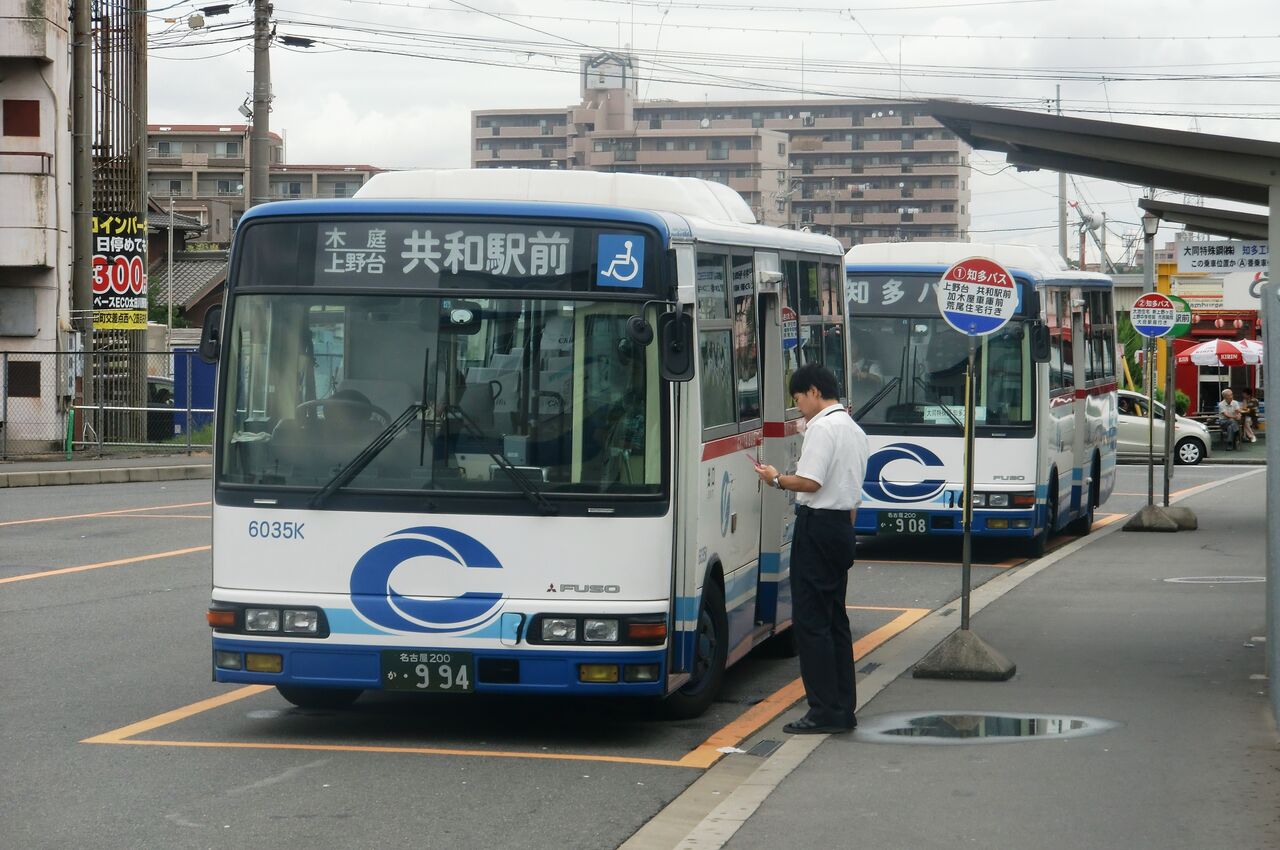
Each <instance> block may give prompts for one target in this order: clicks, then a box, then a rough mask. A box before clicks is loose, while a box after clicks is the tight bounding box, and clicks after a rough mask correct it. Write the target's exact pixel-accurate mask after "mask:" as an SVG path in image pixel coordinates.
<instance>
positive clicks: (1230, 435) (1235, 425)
mask: <svg viewBox="0 0 1280 850" xmlns="http://www.w3.org/2000/svg"><path fill="white" fill-rule="evenodd" d="M1218 425H1219V426H1221V428H1222V436H1223V437H1225V438H1226V441H1227V451H1234V450H1235V447H1236V440H1237V439H1238V438H1239V436H1240V402H1238V401H1236V400H1235V397H1234V395H1233V394H1232V392H1231V390H1223V391H1222V401H1220V402H1218Z"/></svg>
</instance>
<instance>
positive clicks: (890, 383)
mask: <svg viewBox="0 0 1280 850" xmlns="http://www.w3.org/2000/svg"><path fill="white" fill-rule="evenodd" d="M900 383H902V378H901V377H899V376H898V375H894V376H893V377H892V378H890V379H889V380H887V381H885V382H884V386H883V387H881V388H880V389H879V390H878V391H877V392H876V394H875V395H873V396H872V397H871V398H870V399H868V400H867V403H866V404H864V405H862V407H859V408H858V409H857V410H855V411H854V412H853V421H854V422H857V421H859V420H860V419H862V417H863V416H864V415H866V414H867V413H869V412H870V411H871V409H872V408H874V407H875V406H876V405H877V404H879V403H880V402H882V401H884V397H885V396H887V395H888V394H889V393H891V392H893V388H894V387H896V386H898V384H900Z"/></svg>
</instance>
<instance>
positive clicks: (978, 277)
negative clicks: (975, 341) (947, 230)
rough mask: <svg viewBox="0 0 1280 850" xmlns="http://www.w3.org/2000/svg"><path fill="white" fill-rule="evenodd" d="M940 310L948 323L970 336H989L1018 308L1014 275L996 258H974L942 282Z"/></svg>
mask: <svg viewBox="0 0 1280 850" xmlns="http://www.w3.org/2000/svg"><path fill="white" fill-rule="evenodd" d="M936 290H937V293H938V309H939V310H940V311H942V317H943V318H944V319H946V320H947V324H949V325H951V327H953V328H955V329H956V330H958V331H960V333H962V334H966V335H968V336H986V335H987V334H989V333H994V332H996V331H998V330H1000V329H1001V328H1002V327H1004V326H1005V323H1006V322H1008V321H1009V320H1010V319H1011V318H1013V314H1014V312H1015V311H1016V310H1017V309H1018V287H1017V285H1016V284H1015V283H1014V282H1013V275H1011V274H1009V271H1008V270H1007V269H1006V268H1005V267H1004V266H1002V265H1000V264H999V263H997V262H996V261H995V260H989V259H987V258H986V257H970V258H968V259H967V260H961V261H960V262H958V263H956V264H955V265H953V266H952V267H951V268H949V269H947V271H946V274H944V275H943V276H942V279H941V280H940V281H938V285H937V287H936Z"/></svg>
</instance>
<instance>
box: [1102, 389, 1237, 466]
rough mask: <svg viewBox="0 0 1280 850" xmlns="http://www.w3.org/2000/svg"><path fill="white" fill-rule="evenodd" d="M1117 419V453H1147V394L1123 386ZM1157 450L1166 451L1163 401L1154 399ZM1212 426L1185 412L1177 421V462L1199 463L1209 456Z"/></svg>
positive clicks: (1175, 429) (1157, 452)
mask: <svg viewBox="0 0 1280 850" xmlns="http://www.w3.org/2000/svg"><path fill="white" fill-rule="evenodd" d="M1117 395H1118V396H1119V399H1118V402H1119V406H1120V411H1119V416H1118V417H1117V423H1116V454H1117V455H1119V456H1121V457H1125V456H1128V457H1144V458H1145V457H1146V456H1147V397H1146V396H1145V395H1141V394H1140V393H1135V392H1129V391H1128V390H1120V391H1119V393H1118V394H1117ZM1155 412H1156V416H1155V452H1156V456H1157V457H1159V456H1160V455H1161V454H1163V452H1164V405H1163V404H1161V403H1160V402H1158V401H1157V402H1156V403H1155ZM1212 442H1213V441H1212V440H1210V439H1209V429H1208V428H1206V427H1205V426H1204V425H1202V424H1200V423H1199V422H1196V421H1195V420H1194V419H1188V418H1187V417H1185V416H1178V417H1176V419H1175V421H1174V432H1173V456H1174V458H1175V462H1176V463H1186V464H1196V463H1199V462H1200V461H1202V460H1204V459H1205V458H1207V457H1208V456H1209V447H1210V445H1211V444H1212Z"/></svg>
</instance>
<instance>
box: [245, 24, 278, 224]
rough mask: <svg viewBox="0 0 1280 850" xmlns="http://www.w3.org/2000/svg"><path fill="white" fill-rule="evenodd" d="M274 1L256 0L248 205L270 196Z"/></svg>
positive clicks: (266, 199)
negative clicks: (271, 50)
mask: <svg viewBox="0 0 1280 850" xmlns="http://www.w3.org/2000/svg"><path fill="white" fill-rule="evenodd" d="M271 11H272V9H271V4H270V3H268V2H267V0H253V134H252V136H251V137H250V139H249V204H248V205H249V206H250V207H252V206H256V205H257V204H261V203H265V202H266V201H268V200H270V177H269V175H270V173H271V171H270V165H271V138H270V134H271V54H270V52H269V50H270V46H271Z"/></svg>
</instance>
